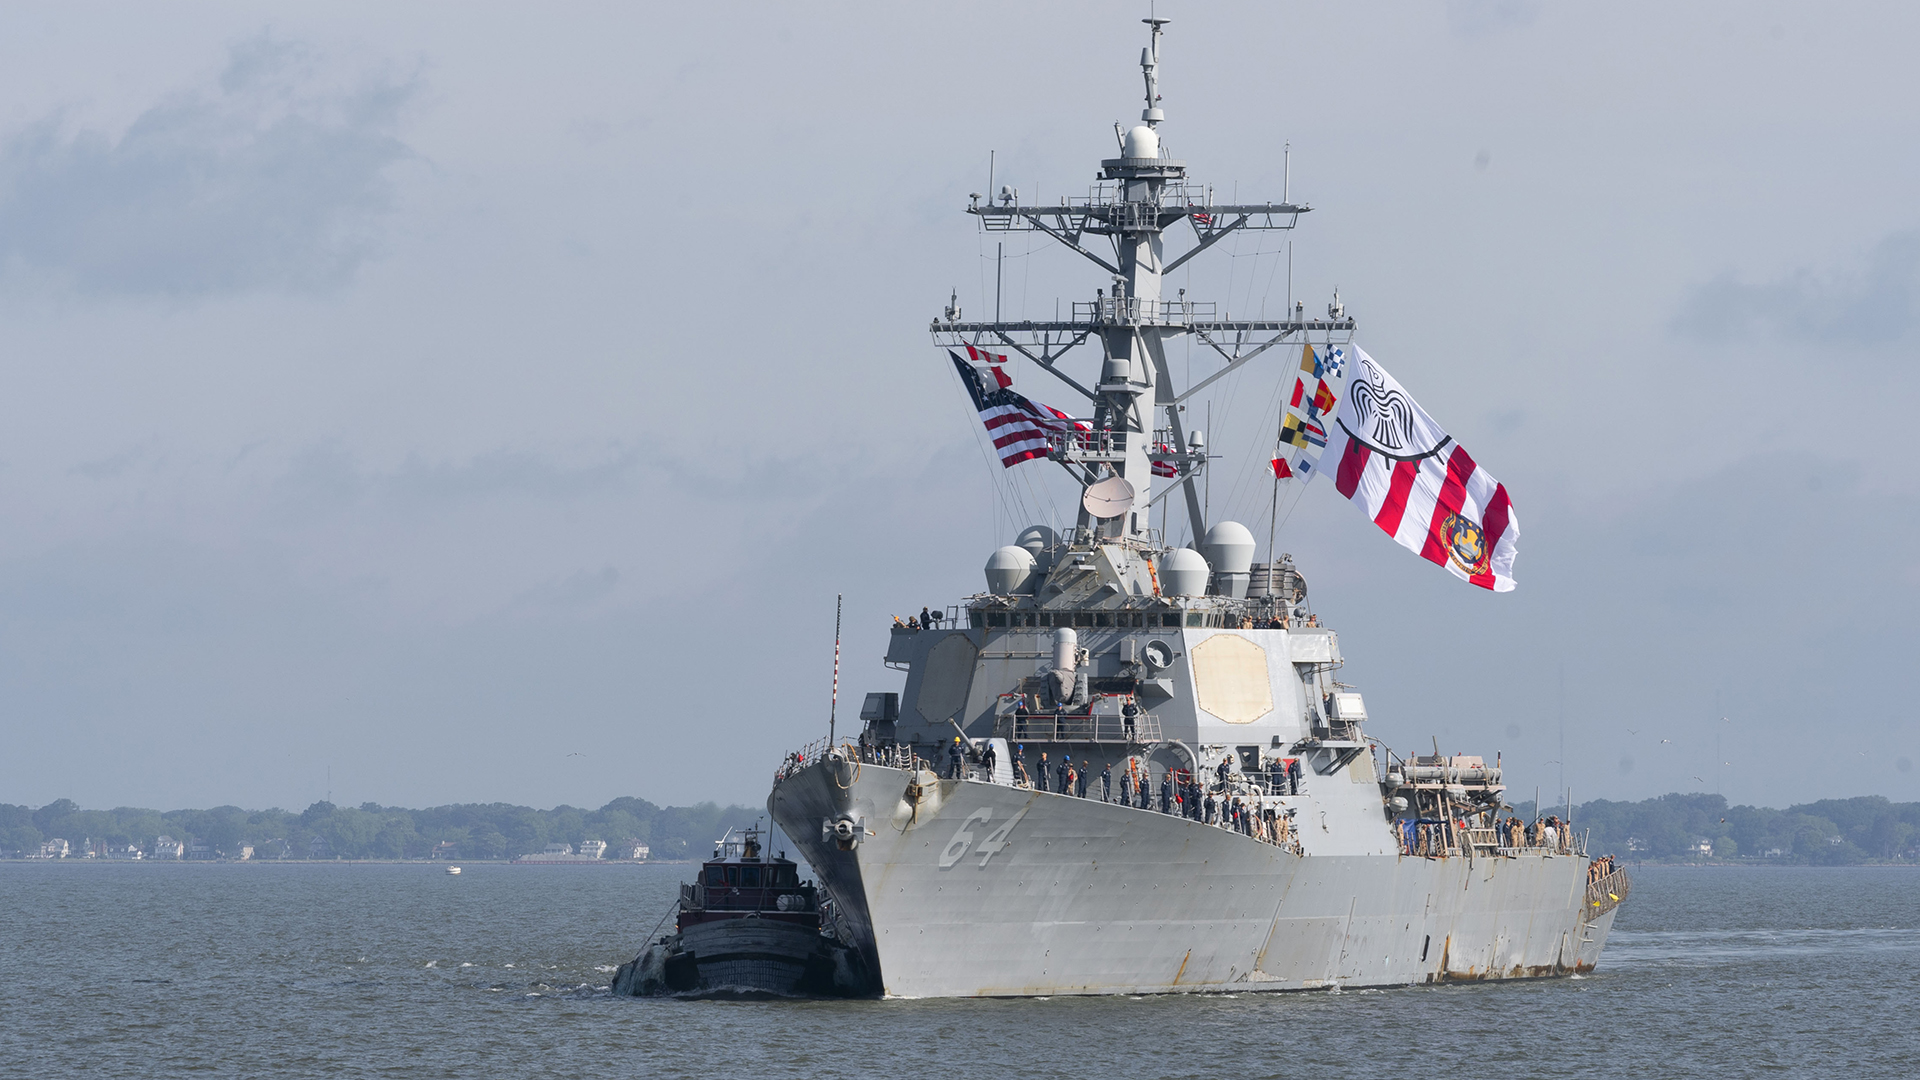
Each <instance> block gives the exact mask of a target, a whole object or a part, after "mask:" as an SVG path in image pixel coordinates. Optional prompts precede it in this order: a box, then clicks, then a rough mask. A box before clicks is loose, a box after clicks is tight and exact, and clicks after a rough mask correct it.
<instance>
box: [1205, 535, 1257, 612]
mask: <svg viewBox="0 0 1920 1080" xmlns="http://www.w3.org/2000/svg"><path fill="white" fill-rule="evenodd" d="M1200 550H1201V551H1202V552H1204V553H1206V557H1207V562H1209V563H1211V564H1213V591H1214V592H1217V593H1219V594H1220V595H1221V596H1231V597H1234V598H1236V599H1239V598H1243V597H1245V596H1246V595H1247V578H1248V576H1249V575H1248V571H1249V570H1250V569H1251V568H1252V567H1253V533H1251V532H1248V531H1247V527H1246V526H1245V525H1242V524H1240V523H1239V522H1237V521H1223V522H1221V523H1219V524H1218V525H1215V526H1214V527H1213V528H1211V529H1208V530H1207V538H1206V539H1205V540H1203V541H1201V543H1200Z"/></svg>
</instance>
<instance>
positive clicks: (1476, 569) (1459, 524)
mask: <svg viewBox="0 0 1920 1080" xmlns="http://www.w3.org/2000/svg"><path fill="white" fill-rule="evenodd" d="M1440 535H1441V536H1442V537H1443V538H1444V539H1445V540H1446V542H1447V554H1448V555H1450V556H1452V558H1453V562H1454V565H1456V566H1458V567H1459V568H1460V569H1462V570H1465V571H1466V572H1467V573H1469V574H1484V573H1486V572H1487V535H1486V533H1484V532H1482V531H1481V529H1480V526H1478V525H1476V524H1474V523H1473V522H1472V521H1470V520H1468V519H1467V518H1464V517H1461V516H1460V515H1459V514H1448V515H1447V520H1446V522H1445V523H1444V524H1442V525H1441V526H1440Z"/></svg>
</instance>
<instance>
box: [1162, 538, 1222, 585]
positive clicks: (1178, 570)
mask: <svg viewBox="0 0 1920 1080" xmlns="http://www.w3.org/2000/svg"><path fill="white" fill-rule="evenodd" d="M1209 572H1210V571H1209V568H1208V566H1207V560H1206V558H1205V557H1204V556H1202V555H1201V554H1200V553H1199V552H1197V551H1195V550H1193V549H1192V548H1175V549H1173V550H1172V551H1169V552H1167V553H1166V554H1164V555H1162V556H1160V591H1161V592H1163V593H1165V594H1166V595H1168V596H1202V595H1204V594H1205V593H1206V591H1207V575H1208V573H1209Z"/></svg>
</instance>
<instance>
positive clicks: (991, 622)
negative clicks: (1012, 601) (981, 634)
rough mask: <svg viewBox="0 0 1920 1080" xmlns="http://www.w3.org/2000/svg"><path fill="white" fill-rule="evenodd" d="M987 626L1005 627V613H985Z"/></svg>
mask: <svg viewBox="0 0 1920 1080" xmlns="http://www.w3.org/2000/svg"><path fill="white" fill-rule="evenodd" d="M987 625H988V626H1005V625H1007V613H1006V612H1004V611H990V612H988V613H987Z"/></svg>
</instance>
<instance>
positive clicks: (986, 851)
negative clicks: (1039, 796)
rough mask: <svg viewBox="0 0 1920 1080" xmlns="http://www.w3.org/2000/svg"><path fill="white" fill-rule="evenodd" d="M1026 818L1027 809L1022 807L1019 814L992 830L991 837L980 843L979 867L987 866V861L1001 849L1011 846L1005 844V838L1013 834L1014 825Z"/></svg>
mask: <svg viewBox="0 0 1920 1080" xmlns="http://www.w3.org/2000/svg"><path fill="white" fill-rule="evenodd" d="M1026 816H1027V808H1026V807H1024V806H1023V807H1021V808H1020V812H1019V813H1017V814H1015V815H1013V816H1012V817H1010V818H1008V819H1007V820H1006V821H1005V822H1003V823H1002V824H1001V826H1000V827H999V828H997V829H995V830H993V833H992V835H990V836H988V837H987V838H986V839H985V840H982V841H980V847H979V848H978V850H979V852H980V865H981V866H985V865H987V860H988V859H991V858H993V857H994V856H995V855H998V854H1000V852H1001V851H1002V850H1003V849H1005V848H1009V847H1012V846H1013V845H1012V844H1009V843H1008V842H1007V836H1008V835H1009V834H1011V833H1012V832H1013V827H1014V826H1015V825H1018V824H1020V819H1021V818H1023V817H1026Z"/></svg>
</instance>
